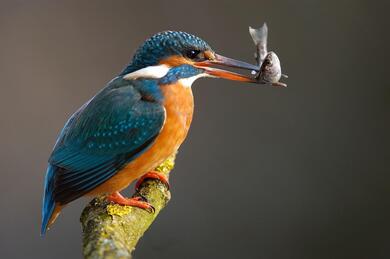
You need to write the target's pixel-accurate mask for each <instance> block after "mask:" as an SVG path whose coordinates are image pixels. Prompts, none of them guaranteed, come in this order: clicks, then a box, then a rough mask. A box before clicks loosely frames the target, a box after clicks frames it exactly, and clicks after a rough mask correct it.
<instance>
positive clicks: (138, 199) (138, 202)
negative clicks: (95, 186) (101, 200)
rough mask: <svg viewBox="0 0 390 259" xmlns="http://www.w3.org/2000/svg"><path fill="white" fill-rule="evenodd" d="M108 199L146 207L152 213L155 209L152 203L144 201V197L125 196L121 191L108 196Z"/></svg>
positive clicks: (127, 204)
mask: <svg viewBox="0 0 390 259" xmlns="http://www.w3.org/2000/svg"><path fill="white" fill-rule="evenodd" d="M107 200H108V201H110V202H113V203H116V204H119V205H126V206H132V207H137V208H140V209H144V210H146V211H148V212H150V213H154V211H155V209H154V207H153V206H152V205H151V204H150V203H148V202H146V201H144V200H143V198H142V197H134V198H125V197H123V196H122V194H120V193H119V192H114V193H112V194H111V195H110V196H107Z"/></svg>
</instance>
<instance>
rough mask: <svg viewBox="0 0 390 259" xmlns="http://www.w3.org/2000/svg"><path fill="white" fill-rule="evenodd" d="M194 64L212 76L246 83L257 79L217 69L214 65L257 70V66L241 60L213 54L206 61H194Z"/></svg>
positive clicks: (255, 81) (254, 81)
mask: <svg viewBox="0 0 390 259" xmlns="http://www.w3.org/2000/svg"><path fill="white" fill-rule="evenodd" d="M194 65H195V66H196V67H199V68H203V69H204V70H205V72H206V73H207V74H208V75H210V76H212V77H218V78H224V79H228V80H234V81H241V82H248V83H257V80H256V79H255V78H252V77H250V76H247V75H242V74H238V73H234V72H231V71H228V70H224V69H219V68H216V67H215V66H220V67H231V68H238V69H243V70H249V71H253V70H255V71H258V70H259V67H257V66H255V65H252V64H249V63H246V62H243V61H239V60H235V59H232V58H227V57H224V56H221V55H218V54H214V55H213V58H211V59H209V60H206V61H201V62H195V64H194Z"/></svg>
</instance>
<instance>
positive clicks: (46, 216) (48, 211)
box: [41, 164, 55, 236]
mask: <svg viewBox="0 0 390 259" xmlns="http://www.w3.org/2000/svg"><path fill="white" fill-rule="evenodd" d="M54 170H55V168H54V167H53V166H52V165H50V164H49V165H48V167H47V171H46V177H45V187H44V188H45V190H44V195H43V204H42V225H41V236H44V235H45V234H46V230H47V227H48V224H49V220H50V218H51V215H52V214H53V211H54V208H55V201H54V197H53V185H54Z"/></svg>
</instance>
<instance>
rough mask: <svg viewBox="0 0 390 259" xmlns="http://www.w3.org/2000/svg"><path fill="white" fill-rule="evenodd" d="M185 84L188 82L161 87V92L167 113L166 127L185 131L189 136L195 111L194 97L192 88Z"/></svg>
mask: <svg viewBox="0 0 390 259" xmlns="http://www.w3.org/2000/svg"><path fill="white" fill-rule="evenodd" d="M183 83H188V82H182V80H179V81H177V82H175V83H174V84H170V85H163V86H161V90H162V93H163V96H164V107H165V110H166V113H167V114H166V122H165V125H164V127H176V128H177V130H184V131H185V134H187V131H188V129H189V127H190V124H191V121H192V115H193V111H194V97H193V95H192V90H191V87H187V85H183ZM183 133H184V132H183Z"/></svg>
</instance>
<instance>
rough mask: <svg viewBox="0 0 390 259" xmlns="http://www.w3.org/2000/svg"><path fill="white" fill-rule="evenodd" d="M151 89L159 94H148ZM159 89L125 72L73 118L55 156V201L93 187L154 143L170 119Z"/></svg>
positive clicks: (52, 161)
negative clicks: (127, 75) (165, 122)
mask: <svg viewBox="0 0 390 259" xmlns="http://www.w3.org/2000/svg"><path fill="white" fill-rule="evenodd" d="M145 89H146V90H147V93H148V95H150V94H152V95H153V94H154V95H155V96H148V98H144V97H145V94H146V92H143V91H144V90H145ZM151 89H154V92H153V91H151ZM158 91H159V87H158V85H157V84H156V83H155V82H154V81H146V80H144V81H142V82H139V81H138V82H137V81H127V80H123V79H121V78H119V79H116V80H114V81H112V82H111V83H110V84H109V86H108V87H106V88H105V89H103V90H102V91H101V92H100V93H98V94H97V95H96V96H95V97H94V98H93V99H92V100H91V101H89V102H88V103H87V104H85V105H84V106H83V107H81V108H80V110H79V111H77V112H76V113H75V114H74V115H73V116H72V117H71V118H70V119H69V121H68V122H67V124H66V125H65V127H64V129H63V131H62V132H61V135H60V137H59V139H58V141H57V143H56V146H55V147H54V150H53V153H52V155H51V157H50V159H49V164H50V166H51V167H53V172H54V173H53V172H52V173H51V174H52V177H49V178H50V179H46V181H48V182H49V183H48V184H49V185H50V184H51V186H49V187H50V188H49V187H48V188H47V189H51V191H50V193H51V196H52V199H53V200H54V201H55V202H59V203H61V204H66V203H69V202H71V201H73V200H75V199H77V198H79V197H80V196H82V195H84V194H86V193H88V192H89V191H91V190H92V189H94V188H95V187H97V186H98V185H100V184H102V183H103V182H105V181H106V180H108V179H109V178H111V177H112V176H113V175H114V174H115V173H116V172H118V171H119V170H120V169H121V168H123V167H124V166H125V165H126V164H127V163H129V162H130V161H132V160H133V159H135V158H136V157H137V156H139V155H140V154H142V153H143V152H144V151H145V150H146V149H147V148H148V147H149V146H150V145H151V144H152V143H153V141H154V140H155V138H156V137H157V135H158V134H159V132H160V130H161V128H162V126H163V124H164V121H165V109H164V107H163V105H162V104H161V102H160V101H159V98H160V97H161V96H158Z"/></svg>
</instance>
